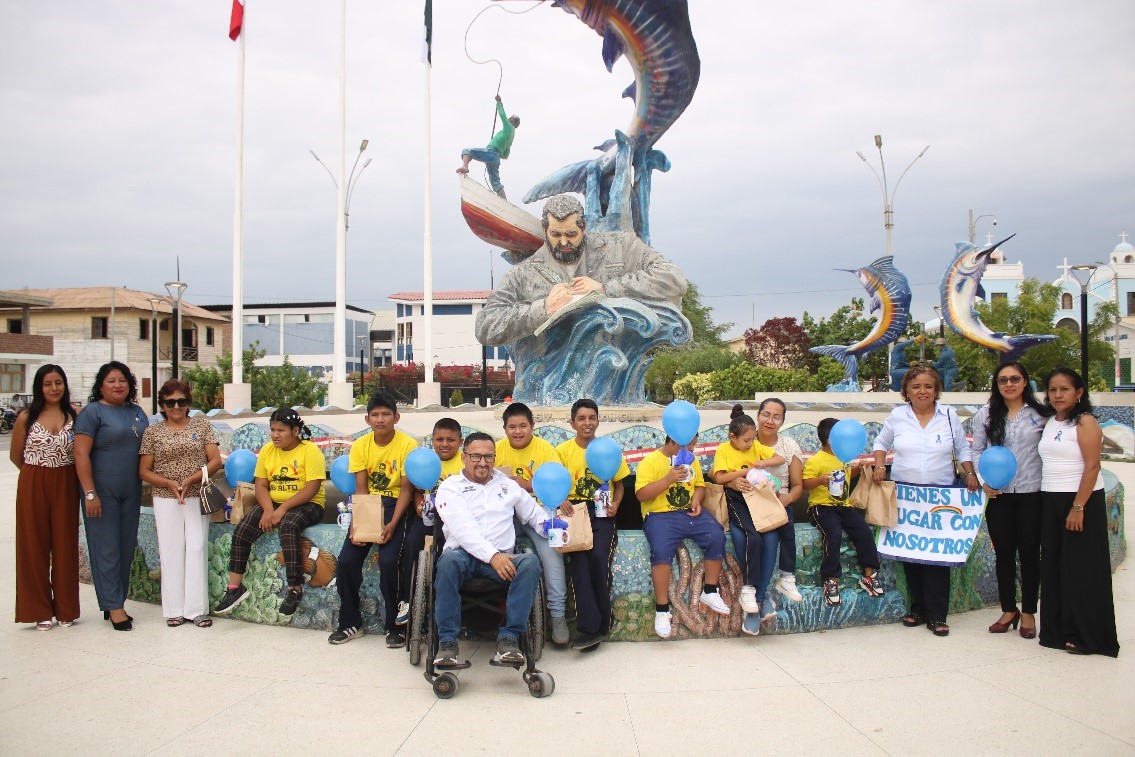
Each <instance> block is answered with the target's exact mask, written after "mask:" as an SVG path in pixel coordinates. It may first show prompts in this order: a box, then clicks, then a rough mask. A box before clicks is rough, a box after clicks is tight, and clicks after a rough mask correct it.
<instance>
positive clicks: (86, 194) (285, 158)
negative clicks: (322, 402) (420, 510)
mask: <svg viewBox="0 0 1135 757" xmlns="http://www.w3.org/2000/svg"><path fill="white" fill-rule="evenodd" d="M230 5H231V3H230V0H192V1H190V0H168V2H161V3H157V2H149V3H141V2H137V0H132V1H131V2H118V1H114V0H104V1H103V2H98V3H92V2H89V1H83V2H80V1H79V0H55V1H54V2H50V3H46V2H32V0H0V98H2V100H0V144H2V147H0V251H2V252H0V255H2V259H3V271H4V273H3V277H2V279H0V288H4V289H16V288H20V287H24V286H27V287H51V286H90V285H125V286H129V287H133V288H137V289H142V290H149V291H161V289H162V287H161V284H162V282H164V281H166V280H169V279H172V278H174V275H175V257H176V256H180V259H181V277H182V279H183V280H185V281H187V282H188V283H189V289H188V291H187V293H186V297H187V299H189V300H190V301H193V302H195V303H199V304H206V303H215V302H229V301H231V297H232V275H231V268H232V264H231V255H232V226H233V207H234V177H235V156H236V118H235V114H236V81H237V53H238V45H237V44H236V43H234V42H231V41H229V39H228V36H227V32H228V20H229V11H230ZM502 5H504V6H505V7H506V8H507V9H509V10H513V11H520V10H524V9H526V8H529V7H531V6H532V4H530V3H520V2H508V3H503V4H502ZM484 7H486V3H484V2H465V1H463V0H434V14H435V33H434V34H435V36H434V68H433V74H432V92H433V94H432V111H433V126H432V156H431V157H432V171H431V176H432V179H433V201H432V209H433V244H434V255H435V288H438V289H448V288H472V287H487V286H488V284H489V275H490V271H489V268H490V264H491V265H492V266H493V267H494V269H495V274H496V277H497V280H499V278H500V276H501V275H502V273H503V272H504V270H505V268H506V264H505V263H503V261H501V260H500V259H499V258H497V257H496V253H495V252H494V251H492V250H490V249H489V248H488V247H487V246H486V245H484V244H483V243H481V242H480V241H479V240H477V239H476V238H475V237H474V236H473V235H472V234H471V233H470V232H469V230H468V228H467V227H466V226H465V224H464V221H463V219H462V218H461V215H460V212H459V209H458V192H457V180H456V177H455V174H454V168H456V167H457V165H458V163H459V160H458V155H459V153H460V150H461V148H462V147H463V146H470V145H471V146H480V145H483V144H484V143H485V142H487V140H488V138H489V136H490V130H491V126H492V123H493V95H494V93H495V92H496V87H497V78H498V69H497V66H496V65H495V64H489V65H476V64H474V63H473V62H471V61H470V60H469V58H467V57H466V54H465V51H464V40H465V35H466V29H467V27H469V24H470V22H472V21H473V19H474V17H475V16H476V15H477V13H478V12H479V11H480V10H481V9H482V8H484ZM339 8H340V4H339V3H337V2H331V1H330V0H304V1H301V0H271V1H269V0H248V10H247V15H246V30H247V34H248V37H247V51H248V52H247V78H246V84H245V86H246V136H245V205H244V207H245V250H246V252H245V261H246V263H245V265H246V268H245V271H246V273H245V277H246V278H245V298H246V301H247V302H250V303H252V302H270V301H280V300H301V299H302V300H331V299H333V298H334V291H335V288H334V244H335V202H336V198H335V190H334V187H333V185H332V182H331V179H330V178H329V177H328V175H327V173H326V172H325V171H324V170H323V169H322V168H321V167H320V166H319V165H318V164H316V162H315V161H314V160H313V159H312V157H311V155H310V154H309V153H308V150H309V149H314V150H315V151H316V152H317V153H318V154H319V155H320V157H321V158H322V159H323V160H324V161H325V162H326V163H327V164H328V165H329V166H331V168H332V170H337V168H336V163H337V154H338V71H339V19H340V15H339ZM690 13H691V19H692V24H693V32H694V36H695V39H696V40H697V43H698V48H699V51H700V55H701V60H702V75H701V84H700V86H699V88H698V91H697V93H696V95H695V96H694V99H693V102H692V104H691V105H690V107H689V109H688V110H687V111H686V113H685V115H684V116H683V117H682V118H681V119H680V120H679V121H678V122H677V124H676V125H675V126H674V127H673V128H672V129H671V130H670V131H669V132H668V133H667V134H665V135H664V136H663V137H662V139H661V140H660V141H659V143H658V145H657V146H658V148H659V149H661V150H663V151H664V152H665V153H666V154H667V155H668V156H669V157H670V159H671V161H672V162H673V169H672V170H671V171H670V172H669V173H668V174H655V179H654V193H653V211H652V234H653V245H654V246H655V248H657V249H658V250H659V251H660V252H662V253H663V254H665V255H667V256H668V257H670V258H672V259H673V260H675V261H676V262H677V263H678V264H679V265H681V266H682V267H683V268H684V270H685V271H686V273H687V275H688V276H689V278H690V279H691V280H692V281H694V282H696V283H697V284H698V285H699V286H700V288H701V290H702V293H703V295H704V296H705V301H706V303H707V304H709V305H711V306H712V307H713V308H714V314H715V317H716V318H717V319H718V320H719V321H732V322H735V323H736V324H737V329H735V331H737V332H739V330H740V328H742V327H747V326H749V325H751V324H752V322H753V319H754V310H755V318H756V322H757V323H758V324H759V323H761V322H763V321H764V320H765V319H767V318H770V317H774V316H780V315H794V316H799V315H800V314H801V313H802V312H803V311H804V310H809V311H810V312H812V313H813V314H814V315H826V314H828V313H830V312H832V311H833V310H834V309H835V308H836V307H838V306H839V305H841V304H844V303H846V302H847V301H848V299H849V298H850V297H852V296H859V294H860V293H861V291H862V290H860V289H859V288H858V287H857V285H856V283H855V281H854V279H853V278H852V277H851V275H850V274H847V273H840V272H837V271H833V270H831V269H832V268H833V267H836V266H839V267H847V268H850V267H855V266H860V265H864V264H866V263H868V262H870V261H871V260H872V259H874V258H875V257H877V256H878V255H880V254H882V251H883V249H884V235H883V222H882V196H881V192H880V190H879V187H878V185H877V183H876V180H875V177H874V176H872V175H871V173H870V171H869V170H868V169H867V167H866V166H864V165H863V164H862V162H861V161H860V160H859V158H858V157H856V151H862V152H863V153H864V154H865V155H866V156H867V158H868V159H869V160H870V161H872V163H874V164H875V165H877V160H878V153H877V151H875V148H874V142H873V135H875V134H882V135H883V139H884V157H885V159H886V161H887V168H888V176H889V178H890V180H891V183H892V184H893V182H894V180H895V179H896V178H897V177H898V175H899V173H900V172H901V171H902V169H903V168H904V167H905V166H906V165H907V163H909V161H910V160H911V159H912V158H914V156H916V155H917V154H918V153H919V151H921V150H922V148H923V147H925V146H926V145H928V144H929V145H930V150H929V152H928V153H927V154H926V156H925V157H923V158H922V159H921V160H920V161H919V162H918V163H917V164H916V165H915V166H914V167H913V168H912V169H911V170H910V172H909V173H908V174H907V175H906V178H905V179H904V180H903V182H902V184H901V185H900V186H899V188H898V190H897V193H896V197H895V203H894V209H895V224H896V226H895V230H894V248H895V255H896V259H895V262H896V265H898V267H899V268H900V269H901V270H903V271H904V272H905V273H906V274H907V275H908V277H909V278H910V281H911V283H912V284H913V285H914V302H913V305H912V307H913V310H914V314H915V317H916V318H919V319H926V318H929V317H932V316H933V313H932V311H931V307H932V306H933V305H934V304H936V302H937V282H938V280H939V278H940V276H941V273H942V270H943V268H944V267H945V265H946V263H947V262H948V260H949V258H950V256H951V254H952V252H953V245H954V242H955V241H957V240H959V239H964V238H965V236H966V232H967V228H966V210H967V209H968V208H973V209H974V210H975V212H976V214H986V213H992V214H996V216H997V218H998V221H999V222H998V226H997V227H996V229H992V228H991V227H990V225H989V221H990V219H988V218H986V219H983V220H982V221H981V223H979V225H978V236H979V238H982V237H984V235H985V233H986V232H987V231H993V232H994V233H995V234H997V235H1008V234H1009V233H1013V232H1015V233H1016V234H1017V237H1016V239H1014V240H1013V241H1012V242H1011V243H1009V245H1008V246H1007V247H1006V253H1007V256H1008V257H1009V259H1010V260H1017V259H1021V260H1023V261H1025V263H1026V271H1027V273H1028V274H1029V275H1034V276H1042V277H1044V278H1049V279H1051V278H1054V277H1055V276H1056V275H1057V274H1058V272H1057V271H1056V268H1055V266H1056V265H1058V264H1059V263H1060V262H1061V260H1062V259H1063V258H1064V257H1066V256H1067V257H1068V258H1069V259H1070V260H1071V261H1072V262H1086V261H1094V260H1101V259H1106V255H1107V254H1108V253H1109V252H1110V251H1111V249H1112V248H1113V247H1114V245H1115V244H1116V243H1117V242H1118V241H1119V236H1118V235H1119V233H1120V232H1121V231H1122V230H1123V229H1125V228H1126V229H1129V230H1131V231H1135V176H1133V172H1135V138H1133V136H1132V135H1133V133H1135V132H1133V128H1135V46H1133V44H1135V4H1132V3H1131V1H1130V0H1085V1H1084V2H1079V3H1068V2H1064V1H1059V0H978V1H975V2H970V1H968V0H953V1H951V2H927V1H925V0H923V1H912V0H879V1H876V2H855V3H851V2H847V1H846V0H810V1H809V2H807V3H789V2H776V3H774V2H767V1H764V0H758V1H755V2H744V3H742V2H725V1H724V0H694V2H692V3H691V11H690ZM347 18H348V25H349V26H348V40H347V143H348V145H349V148H348V150H349V153H348V154H349V155H350V156H351V159H353V157H354V155H355V154H356V151H357V148H358V144H359V142H360V141H361V140H362V139H363V138H367V139H369V140H370V147H369V149H368V150H367V152H366V156H367V157H371V158H373V161H374V162H373V163H372V164H371V165H370V167H369V168H367V169H366V171H365V173H363V174H362V175H361V178H360V180H359V182H358V185H357V190H356V191H355V194H354V198H353V201H352V205H351V230H350V233H349V251H348V287H347V292H348V302H349V303H350V304H353V305H358V306H361V307H364V308H368V309H377V308H384V307H389V303H388V302H387V300H386V297H387V295H389V294H390V293H391V292H394V291H398V290H404V289H419V290H420V289H421V288H422V246H423V242H422V239H423V217H424V212H423V210H424V200H423V176H424V165H425V149H424V145H425V140H424V133H425V130H424V126H423V124H424V115H423V113H424V107H423V90H424V87H423V83H424V76H423V69H422V66H421V65H420V63H419V60H420V48H421V42H420V35H421V28H422V27H421V25H422V3H421V2H418V1H417V0H399V2H383V3H375V2H359V1H358V0H350V2H348V3H347ZM468 43H469V52H470V54H471V55H472V57H473V58H477V59H483V58H489V57H495V58H497V59H499V60H500V61H501V63H502V65H503V72H504V80H503V84H502V86H501V94H502V96H503V97H504V102H505V105H506V106H507V108H508V110H509V112H510V113H516V114H519V115H520V116H521V117H522V119H523V123H522V125H521V127H520V129H519V130H518V132H517V138H516V142H515V144H514V146H513V150H512V157H511V158H510V159H509V160H508V161H506V162H505V163H504V164H503V167H502V174H503V178H504V183H505V186H506V187H507V188H508V190H509V196H510V197H513V198H517V197H520V196H521V195H523V193H524V191H526V190H527V189H528V188H529V187H530V186H532V185H533V184H535V183H536V182H537V181H539V180H540V179H541V178H543V177H544V176H546V175H547V174H549V173H550V172H552V171H553V170H555V169H557V168H559V167H561V166H563V165H566V164H568V163H572V162H575V161H578V160H582V159H585V158H588V157H591V156H592V155H594V154H596V153H594V152H593V151H592V149H591V148H592V146H593V145H596V144H599V143H600V142H602V141H603V140H605V139H607V138H610V137H612V136H613V132H614V130H615V129H625V128H626V126H627V124H628V123H629V120H630V115H631V108H632V105H631V102H630V101H629V100H625V99H621V98H620V96H619V95H620V93H621V92H622V90H623V89H624V88H625V87H626V86H627V84H629V83H630V82H631V80H632V78H633V77H632V74H631V71H630V68H629V66H628V64H627V63H626V62H625V61H620V62H619V63H618V64H617V65H616V67H615V71H614V73H613V74H608V73H607V71H606V69H605V68H604V67H603V63H602V60H601V56H600V49H601V44H602V42H601V39H600V38H599V37H598V36H597V35H596V34H594V33H593V32H592V31H591V30H590V29H588V28H587V27H585V26H584V25H583V24H582V23H580V22H579V21H578V20H576V19H575V18H574V17H572V16H569V15H568V14H566V13H564V12H563V11H561V10H559V9H555V8H552V7H551V5H550V3H545V4H544V6H543V7H537V8H535V10H532V11H531V12H529V13H525V14H522V15H510V14H509V13H506V12H505V11H504V10H502V9H501V8H493V9H491V10H489V11H487V12H486V13H484V14H483V15H482V16H480V18H479V19H478V20H477V21H476V23H475V24H473V26H472V27H471V29H469V33H468ZM349 166H350V159H349V160H348V168H349ZM474 176H475V177H477V178H481V179H482V180H483V176H482V175H479V172H477V171H475V172H474ZM529 209H530V210H531V211H532V212H534V213H538V212H539V206H538V205H534V206H531V207H530V208H529Z"/></svg>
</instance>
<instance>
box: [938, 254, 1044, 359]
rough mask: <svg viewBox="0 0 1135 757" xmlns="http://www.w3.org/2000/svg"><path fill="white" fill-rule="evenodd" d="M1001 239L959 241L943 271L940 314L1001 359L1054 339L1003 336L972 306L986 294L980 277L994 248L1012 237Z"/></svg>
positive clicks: (961, 332) (1042, 336)
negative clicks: (976, 244)
mask: <svg viewBox="0 0 1135 757" xmlns="http://www.w3.org/2000/svg"><path fill="white" fill-rule="evenodd" d="M1015 236H1016V234H1013V235H1011V236H1008V237H1006V238H1005V239H1002V240H1001V241H1000V242H998V243H997V244H991V245H985V246H984V247H974V246H973V245H972V244H970V243H969V242H958V243H957V252H956V253H955V254H954V260H953V262H951V263H950V267H949V268H947V269H946V272H945V273H944V274H942V284H941V287H940V289H941V293H942V318H943V320H945V321H946V325H947V326H949V327H950V328H951V329H953V330H954V332H955V333H956V334H958V335H960V336H963V337H965V338H966V339H969V340H970V341H971V342H974V343H976V344H979V345H981V346H982V347H985V348H986V349H988V350H990V351H992V352H993V353H994V354H998V353H999V354H1000V355H1001V362H1007V361H1010V360H1016V359H1018V358H1019V357H1020V356H1021V355H1022V354H1024V352H1025V350H1027V349H1029V348H1030V347H1035V346H1037V345H1038V344H1044V343H1045V342H1051V341H1053V340H1054V339H1056V337H1055V336H1053V335H1052V334H1021V335H1020V336H1006V335H1005V334H1003V333H1001V332H996V331H991V330H990V329H989V327H988V326H986V325H985V324H984V323H982V322H981V318H979V317H978V314H977V311H976V310H975V309H974V307H973V301H974V299H975V298H976V297H981V298H982V299H984V298H985V291H984V290H983V289H982V287H981V277H982V276H984V275H985V269H986V267H987V266H988V265H989V259H990V257H991V256H992V255H993V251H994V250H996V249H997V248H998V247H1000V246H1001V245H1003V244H1005V243H1006V242H1008V241H1009V240H1010V239H1012V238H1013V237H1015Z"/></svg>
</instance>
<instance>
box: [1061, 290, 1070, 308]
mask: <svg viewBox="0 0 1135 757" xmlns="http://www.w3.org/2000/svg"><path fill="white" fill-rule="evenodd" d="M1060 309H1061V310H1071V309H1072V295H1071V294H1069V293H1068V292H1065V293H1064V294H1062V295H1060Z"/></svg>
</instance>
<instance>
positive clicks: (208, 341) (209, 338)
mask: <svg viewBox="0 0 1135 757" xmlns="http://www.w3.org/2000/svg"><path fill="white" fill-rule="evenodd" d="M205 346H206V347H212V346H213V327H212V326H206V327H205Z"/></svg>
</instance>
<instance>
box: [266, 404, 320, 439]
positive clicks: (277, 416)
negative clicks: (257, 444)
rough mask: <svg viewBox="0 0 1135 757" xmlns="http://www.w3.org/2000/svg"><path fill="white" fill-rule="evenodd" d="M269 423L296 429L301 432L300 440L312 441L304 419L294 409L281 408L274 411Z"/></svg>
mask: <svg viewBox="0 0 1135 757" xmlns="http://www.w3.org/2000/svg"><path fill="white" fill-rule="evenodd" d="M268 422H269V423H282V424H284V425H285V426H287V427H288V428H292V429H296V430H298V431H299V434H300V439H302V440H304V441H307V440H309V439H311V430H310V429H308V427H307V425H306V424H305V423H304V422H303V418H301V417H300V414H299V413H297V412H296V411H295V410H294V409H293V408H290V407H281V408H277V409H276V410H275V411H273V413H272V415H271V416H270V417H269V418H268Z"/></svg>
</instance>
